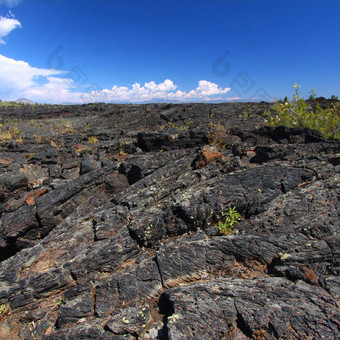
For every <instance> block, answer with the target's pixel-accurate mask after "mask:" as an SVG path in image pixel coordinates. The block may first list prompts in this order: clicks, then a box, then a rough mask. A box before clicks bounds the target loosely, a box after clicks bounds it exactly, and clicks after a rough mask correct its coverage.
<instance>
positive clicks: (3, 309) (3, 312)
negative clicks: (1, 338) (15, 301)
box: [0, 303, 11, 320]
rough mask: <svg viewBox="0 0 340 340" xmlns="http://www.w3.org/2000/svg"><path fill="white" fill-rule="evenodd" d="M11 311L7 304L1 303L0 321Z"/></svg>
mask: <svg viewBox="0 0 340 340" xmlns="http://www.w3.org/2000/svg"><path fill="white" fill-rule="evenodd" d="M10 311H11V309H10V307H9V304H8V303H3V304H2V305H0V320H2V319H3V318H4V317H5V316H6V315H8V314H9V313H10Z"/></svg>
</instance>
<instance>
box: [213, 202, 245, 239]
mask: <svg viewBox="0 0 340 340" xmlns="http://www.w3.org/2000/svg"><path fill="white" fill-rule="evenodd" d="M240 219H241V215H240V214H239V213H238V212H237V210H236V208H235V207H233V208H231V207H229V210H228V211H227V212H225V213H224V214H222V220H221V221H219V222H218V224H217V229H218V230H219V231H220V233H221V234H223V235H229V234H230V233H231V232H232V231H233V228H234V225H235V224H238V223H239V220H240Z"/></svg>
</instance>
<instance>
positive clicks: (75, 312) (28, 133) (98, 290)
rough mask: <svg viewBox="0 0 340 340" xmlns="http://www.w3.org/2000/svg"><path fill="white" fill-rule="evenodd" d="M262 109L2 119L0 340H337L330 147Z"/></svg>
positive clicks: (114, 108) (147, 109) (67, 110)
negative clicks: (231, 223)
mask: <svg viewBox="0 0 340 340" xmlns="http://www.w3.org/2000/svg"><path fill="white" fill-rule="evenodd" d="M268 107H269V108H270V104H266V103H258V104H256V103H248V104H247V103H235V104H211V105H207V104H185V105H177V104H176V105H175V104H171V105H170V104H148V105H113V104H111V105H110V104H90V105H82V106H39V105H38V106H34V105H33V106H26V105H23V106H21V107H19V108H18V107H7V108H4V111H3V112H2V116H1V118H0V123H1V124H2V127H1V128H4V129H7V130H8V131H11V129H13V126H15V127H16V129H17V131H19V133H20V138H19V136H18V133H16V135H15V136H13V138H11V139H6V140H4V139H2V140H1V138H0V260H1V262H0V304H1V305H6V306H9V307H10V312H9V314H6V315H5V313H3V314H1V313H0V338H1V339H137V338H138V339H172V340H174V339H235V340H236V339H248V338H254V339H336V338H339V337H340V318H339V304H340V278H339V274H340V246H339V245H340V233H339V230H340V223H339V214H340V206H339V194H340V190H339V188H340V175H339V170H340V167H339V165H340V162H339V159H340V157H339V143H336V142H331V141H325V140H323V139H322V137H321V136H320V135H319V134H318V133H316V132H315V131H311V130H305V129H289V128H285V127H277V128H269V127H266V126H265V123H264V110H265V109H266V108H268ZM244 112H246V115H245V114H244ZM245 116H247V118H245ZM229 207H235V208H236V210H237V211H238V212H239V213H240V214H241V215H242V219H241V221H240V223H239V224H237V225H235V227H234V230H233V231H232V233H231V234H229V235H222V234H221V233H220V232H219V230H218V229H217V227H216V225H217V223H218V222H219V221H220V220H223V213H224V212H226V211H228V208H229Z"/></svg>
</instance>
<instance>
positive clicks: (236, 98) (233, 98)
mask: <svg viewBox="0 0 340 340" xmlns="http://www.w3.org/2000/svg"><path fill="white" fill-rule="evenodd" d="M241 99H242V98H241V97H228V98H226V100H241Z"/></svg>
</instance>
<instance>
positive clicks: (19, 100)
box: [14, 98, 35, 104]
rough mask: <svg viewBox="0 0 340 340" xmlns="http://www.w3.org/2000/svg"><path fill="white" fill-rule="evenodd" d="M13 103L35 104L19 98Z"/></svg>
mask: <svg viewBox="0 0 340 340" xmlns="http://www.w3.org/2000/svg"><path fill="white" fill-rule="evenodd" d="M14 102H15V103H18V104H35V103H34V102H32V101H31V100H29V99H27V98H19V99H17V100H14Z"/></svg>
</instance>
